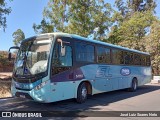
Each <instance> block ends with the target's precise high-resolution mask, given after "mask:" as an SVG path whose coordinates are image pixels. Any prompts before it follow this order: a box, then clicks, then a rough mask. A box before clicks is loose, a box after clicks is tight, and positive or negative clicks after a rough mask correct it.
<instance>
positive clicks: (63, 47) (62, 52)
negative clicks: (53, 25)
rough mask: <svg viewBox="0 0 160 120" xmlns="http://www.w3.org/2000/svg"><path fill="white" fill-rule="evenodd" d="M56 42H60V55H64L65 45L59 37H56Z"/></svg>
mask: <svg viewBox="0 0 160 120" xmlns="http://www.w3.org/2000/svg"><path fill="white" fill-rule="evenodd" d="M57 42H59V43H60V44H61V56H65V55H66V47H65V46H63V41H62V40H61V39H57Z"/></svg>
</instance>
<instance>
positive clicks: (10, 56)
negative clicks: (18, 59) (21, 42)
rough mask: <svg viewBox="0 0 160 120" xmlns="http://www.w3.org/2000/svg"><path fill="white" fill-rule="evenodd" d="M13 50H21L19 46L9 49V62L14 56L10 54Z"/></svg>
mask: <svg viewBox="0 0 160 120" xmlns="http://www.w3.org/2000/svg"><path fill="white" fill-rule="evenodd" d="M11 49H18V50H19V49H20V48H19V47H18V46H13V47H10V48H9V54H8V60H9V61H11V59H12V54H11V52H10V50H11Z"/></svg>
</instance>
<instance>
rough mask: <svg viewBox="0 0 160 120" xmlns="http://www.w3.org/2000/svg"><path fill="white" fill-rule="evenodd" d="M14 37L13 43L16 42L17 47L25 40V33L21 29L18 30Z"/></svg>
mask: <svg viewBox="0 0 160 120" xmlns="http://www.w3.org/2000/svg"><path fill="white" fill-rule="evenodd" d="M12 36H13V38H14V40H13V42H14V44H15V45H16V46H18V45H19V44H20V43H21V41H22V40H23V39H25V34H24V32H23V31H22V30H21V29H17V30H16V31H15V32H14V33H13V34H12Z"/></svg>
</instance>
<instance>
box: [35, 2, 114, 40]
mask: <svg viewBox="0 0 160 120" xmlns="http://www.w3.org/2000/svg"><path fill="white" fill-rule="evenodd" d="M111 12H112V8H111V6H110V4H108V3H105V2H104V0H98V1H97V0H79V1H74V0H50V1H49V3H48V6H47V7H46V8H45V9H44V12H43V15H44V18H45V19H47V20H48V21H49V22H48V23H49V24H48V25H51V26H52V27H53V31H60V32H67V33H72V34H78V35H81V36H85V37H87V36H88V35H89V34H92V33H93V30H94V29H95V28H98V31H97V32H96V34H95V38H99V39H103V38H104V36H105V33H106V31H107V30H108V28H109V26H111V23H112V22H111V19H110V18H111ZM45 26H46V25H42V23H41V25H39V27H40V29H41V30H42V28H46V27H45ZM35 28H36V27H35ZM41 32H42V33H43V32H46V31H44V30H42V31H41Z"/></svg>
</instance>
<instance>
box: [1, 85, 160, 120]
mask: <svg viewBox="0 0 160 120" xmlns="http://www.w3.org/2000/svg"><path fill="white" fill-rule="evenodd" d="M59 110H60V111H61V110H64V111H75V110H81V111H86V110H87V111H160V84H147V85H144V86H141V87H139V89H138V90H137V91H136V92H126V91H125V90H119V91H114V92H108V93H103V94H98V95H94V96H92V97H91V98H89V99H88V100H87V101H86V103H83V104H77V103H76V102H75V101H74V100H66V101H61V102H55V103H49V104H44V103H37V102H33V101H28V100H24V99H18V98H9V99H0V111H59ZM121 118H122V117H121ZM59 119H61V118H59ZM68 119H87V120H88V119H97V117H96V118H90V117H86V118H74V117H72V118H68ZM101 119H102V117H101ZM103 119H110V118H103ZM112 119H113V118H112ZM114 119H116V120H117V119H118V118H114ZM123 119H124V120H126V119H127V120H128V119H129V120H137V119H138V117H135V118H134V117H125V118H123ZM141 119H145V120H150V119H151V118H144V117H143V118H141ZM155 119H157V120H158V118H155Z"/></svg>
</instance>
